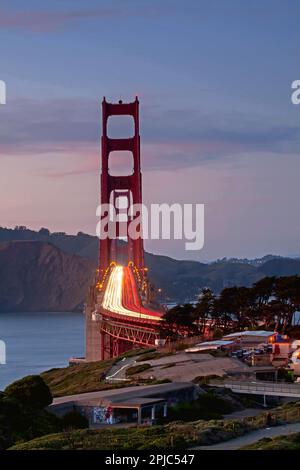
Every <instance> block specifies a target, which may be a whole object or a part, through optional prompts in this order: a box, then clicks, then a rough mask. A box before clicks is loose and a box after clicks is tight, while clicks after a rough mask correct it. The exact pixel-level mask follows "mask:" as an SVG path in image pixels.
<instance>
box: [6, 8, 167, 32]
mask: <svg viewBox="0 0 300 470" xmlns="http://www.w3.org/2000/svg"><path fill="white" fill-rule="evenodd" d="M160 11H161V8H154V7H150V6H144V7H142V8H140V7H139V8H138V9H133V8H129V7H127V8H126V9H125V8H120V7H118V8H95V9H85V10H76V11H75V10H73V11H42V10H40V11H36V10H23V11H12V10H8V9H6V10H5V9H0V28H6V29H22V30H27V31H31V32H35V33H40V32H51V31H56V30H57V29H61V28H62V27H64V26H66V25H68V24H71V23H74V22H78V21H83V20H90V19H100V20H101V19H106V18H115V17H117V18H118V17H132V16H137V15H144V14H147V15H148V14H156V13H159V12H160Z"/></svg>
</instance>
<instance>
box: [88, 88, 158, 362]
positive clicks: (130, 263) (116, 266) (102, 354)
mask: <svg viewBox="0 0 300 470" xmlns="http://www.w3.org/2000/svg"><path fill="white" fill-rule="evenodd" d="M113 116H131V117H132V118H133V122H134V135H133V136H131V137H128V138H111V137H109V136H108V132H107V124H108V119H109V118H110V117H113ZM101 147H102V152H101V153H102V170H101V201H100V202H101V205H102V206H104V207H105V206H106V205H109V204H112V205H113V208H114V214H115V216H116V219H115V223H116V233H115V236H113V237H112V236H110V235H109V233H108V236H106V237H100V243H99V245H100V254H99V267H98V269H97V276H96V280H95V283H94V284H93V285H92V286H91V288H90V292H89V295H88V300H87V304H86V307H85V314H86V361H97V360H103V359H107V358H112V357H116V356H118V355H120V354H122V353H124V352H125V351H127V350H130V349H132V348H134V347H136V346H140V347H149V346H155V345H158V344H160V343H161V342H163V340H161V339H160V325H161V323H162V316H163V313H164V310H163V308H162V307H161V306H160V305H158V304H157V303H156V302H155V299H154V298H153V296H152V295H151V287H150V283H149V280H148V275H147V272H148V268H147V267H146V266H145V263H144V246H143V239H142V236H139V237H131V236H130V231H129V225H130V223H131V222H136V223H137V226H139V225H140V224H141V221H140V219H139V218H140V217H141V214H140V213H139V212H136V213H132V212H130V211H129V208H130V207H131V206H132V205H136V204H142V175H141V165H140V135H139V101H138V98H137V97H136V99H135V101H134V102H132V103H123V102H122V101H121V100H120V101H119V102H118V103H108V102H107V101H106V99H105V98H104V99H103V101H102V139H101ZM120 151H129V152H131V154H132V156H133V172H132V174H130V175H126V176H116V175H111V174H110V173H109V158H110V154H111V153H112V152H120ZM120 199H122V202H123V204H120ZM124 202H125V207H127V210H126V220H125V221H124V220H122V221H121V217H120V214H121V213H122V209H121V207H124ZM123 213H124V212H123ZM107 215H108V213H107V211H106V212H104V213H102V214H101V219H100V226H101V229H102V232H104V231H105V230H104V225H105V224H106V223H107V219H106V217H107ZM124 224H125V231H124ZM139 232H140V233H142V230H141V227H139ZM124 235H125V238H126V241H127V243H126V244H125V243H123V244H121V243H120V239H123V238H124ZM119 260H122V263H120V262H119Z"/></svg>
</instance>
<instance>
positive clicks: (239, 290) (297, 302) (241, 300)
mask: <svg viewBox="0 0 300 470" xmlns="http://www.w3.org/2000/svg"><path fill="white" fill-rule="evenodd" d="M298 310H300V276H287V277H265V278H263V279H261V280H259V281H258V282H256V283H255V284H253V285H252V286H251V287H238V286H233V287H226V288H224V289H223V290H222V291H221V293H220V294H219V295H216V294H214V292H213V291H212V290H211V289H209V288H204V289H202V292H201V294H200V296H199V298H198V301H197V303H196V304H194V305H193V304H190V303H187V304H183V305H176V306H175V307H173V308H171V309H170V310H168V311H167V312H166V314H165V316H164V318H165V323H164V327H163V328H164V329H165V331H167V332H168V334H171V335H172V336H174V335H175V336H176V334H178V333H180V334H187V335H202V334H204V333H206V332H207V330H210V331H212V332H214V334H215V336H216V337H217V336H218V332H220V331H221V332H227V331H230V330H232V329H245V328H249V329H257V328H262V327H264V328H267V329H269V328H272V329H273V328H274V330H276V331H281V332H284V331H286V329H287V328H289V327H291V326H292V324H293V319H294V315H295V312H297V311H298Z"/></svg>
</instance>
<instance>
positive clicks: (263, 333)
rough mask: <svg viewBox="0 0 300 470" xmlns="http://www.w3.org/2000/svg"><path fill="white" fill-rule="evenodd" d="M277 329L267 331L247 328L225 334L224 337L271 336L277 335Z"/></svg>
mask: <svg viewBox="0 0 300 470" xmlns="http://www.w3.org/2000/svg"><path fill="white" fill-rule="evenodd" d="M275 334H276V332H275V331H265V330H257V331H255V330H246V331H237V332H236V333H230V334H229V335H226V336H224V338H239V337H240V336H262V337H264V338H269V337H270V336H273V335H275Z"/></svg>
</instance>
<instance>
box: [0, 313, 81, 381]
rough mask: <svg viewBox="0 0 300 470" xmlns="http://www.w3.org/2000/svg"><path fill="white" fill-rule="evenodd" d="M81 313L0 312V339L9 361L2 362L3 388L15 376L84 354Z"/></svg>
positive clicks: (64, 362) (51, 366) (39, 370)
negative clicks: (3, 343) (4, 344)
mask: <svg viewBox="0 0 300 470" xmlns="http://www.w3.org/2000/svg"><path fill="white" fill-rule="evenodd" d="M84 336H85V325H84V315H83V314H82V313H61V312H60V313H0V340H3V341H5V343H6V364H0V390H3V388H4V387H5V386H6V385H8V384H9V383H11V382H13V381H14V380H16V379H19V378H21V377H24V376H25V375H28V374H38V373H40V372H42V371H45V370H48V369H51V368H53V367H64V366H67V365H68V360H69V358H70V357H71V356H75V357H80V356H84Z"/></svg>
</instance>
